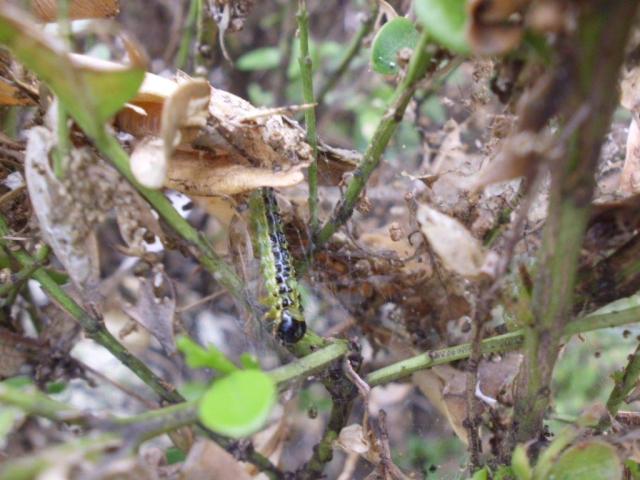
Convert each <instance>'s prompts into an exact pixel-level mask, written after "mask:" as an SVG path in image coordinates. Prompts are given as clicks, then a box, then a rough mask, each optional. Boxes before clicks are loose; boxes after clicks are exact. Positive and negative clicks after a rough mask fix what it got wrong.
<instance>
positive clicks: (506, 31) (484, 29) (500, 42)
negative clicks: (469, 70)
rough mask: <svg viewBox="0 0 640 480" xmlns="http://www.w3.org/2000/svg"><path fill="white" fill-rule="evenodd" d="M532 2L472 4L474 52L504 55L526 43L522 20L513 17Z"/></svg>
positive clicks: (508, 0) (477, 0) (478, 1)
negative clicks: (523, 42)
mask: <svg viewBox="0 0 640 480" xmlns="http://www.w3.org/2000/svg"><path fill="white" fill-rule="evenodd" d="M529 3H530V0H471V1H470V2H469V4H468V7H467V8H468V10H469V14H470V17H471V23H470V24H469V30H468V32H467V33H468V37H469V43H470V45H471V49H472V50H473V51H474V52H475V53H476V54H478V55H503V54H505V53H507V52H509V51H510V50H513V49H514V48H516V47H517V46H518V45H520V42H521V40H522V35H523V31H524V30H523V27H522V19H519V20H514V19H513V15H514V14H515V13H518V12H521V11H522V10H523V9H524V7H526V5H527V4H529Z"/></svg>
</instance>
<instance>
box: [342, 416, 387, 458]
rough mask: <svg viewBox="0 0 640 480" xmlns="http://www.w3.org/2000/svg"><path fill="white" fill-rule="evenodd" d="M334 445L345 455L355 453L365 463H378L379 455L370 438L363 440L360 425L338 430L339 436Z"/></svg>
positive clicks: (356, 424)
mask: <svg viewBox="0 0 640 480" xmlns="http://www.w3.org/2000/svg"><path fill="white" fill-rule="evenodd" d="M335 445H336V446H337V447H339V448H340V449H342V450H343V451H345V452H347V453H357V454H358V455H360V456H361V457H363V458H364V459H366V460H367V461H369V462H371V463H373V464H374V465H377V464H378V463H380V454H379V452H378V451H377V449H376V448H375V447H372V441H371V439H370V438H365V435H364V431H363V429H362V425H360V424H358V423H354V424H351V425H347V426H346V427H344V428H343V429H342V430H340V435H338V439H337V440H336V441H335Z"/></svg>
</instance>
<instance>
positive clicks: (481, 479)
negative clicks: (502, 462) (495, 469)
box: [470, 467, 489, 480]
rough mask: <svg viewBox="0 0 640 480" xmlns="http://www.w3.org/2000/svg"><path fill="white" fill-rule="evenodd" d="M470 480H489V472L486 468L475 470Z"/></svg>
mask: <svg viewBox="0 0 640 480" xmlns="http://www.w3.org/2000/svg"><path fill="white" fill-rule="evenodd" d="M470 480H489V470H487V467H484V468H482V469H480V470H476V471H475V472H474V473H473V476H472V477H471V479H470Z"/></svg>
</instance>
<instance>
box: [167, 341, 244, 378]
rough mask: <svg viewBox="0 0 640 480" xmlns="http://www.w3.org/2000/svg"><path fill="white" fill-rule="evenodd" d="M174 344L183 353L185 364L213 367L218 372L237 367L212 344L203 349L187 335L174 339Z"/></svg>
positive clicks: (193, 366) (197, 366)
mask: <svg viewBox="0 0 640 480" xmlns="http://www.w3.org/2000/svg"><path fill="white" fill-rule="evenodd" d="M176 346H177V347H178V350H180V351H181V352H182V353H183V354H184V356H185V359H186V361H187V365H189V366H190V367H191V368H213V369H214V370H217V371H219V372H220V373H231V372H234V371H236V370H237V369H238V367H236V366H235V365H234V364H233V362H232V361H231V360H229V359H228V358H227V357H226V356H225V354H224V353H222V352H221V351H220V350H218V349H217V348H216V347H214V346H213V345H209V348H208V349H207V350H205V349H204V348H202V347H201V346H200V345H198V344H197V343H196V342H194V341H193V340H191V339H190V338H189V337H185V336H182V337H179V338H178V339H177V340H176Z"/></svg>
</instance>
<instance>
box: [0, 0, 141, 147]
mask: <svg viewBox="0 0 640 480" xmlns="http://www.w3.org/2000/svg"><path fill="white" fill-rule="evenodd" d="M35 25H36V24H35V22H34V21H33V20H31V19H30V18H28V17H26V16H24V14H22V12H20V11H19V10H16V9H15V8H13V7H11V6H9V5H7V4H6V3H5V4H2V6H1V7H0V43H2V44H4V45H6V46H7V47H9V48H10V49H11V51H12V52H13V53H14V55H15V56H16V58H17V59H18V60H20V61H21V62H22V63H23V64H24V65H25V66H26V67H28V68H30V69H31V70H33V71H34V72H35V73H36V75H38V77H40V78H41V79H42V80H43V81H44V82H46V83H47V84H48V85H49V86H50V87H51V89H52V90H53V92H54V93H55V94H56V95H57V96H58V98H59V99H60V101H61V102H62V104H63V105H64V106H65V107H66V109H67V111H68V112H69V113H70V114H71V115H72V116H73V118H74V119H75V120H76V122H78V124H79V125H80V127H81V128H82V129H83V130H84V131H85V132H86V133H87V134H88V135H90V136H95V134H96V133H97V132H98V131H99V130H100V129H101V128H102V125H103V123H104V122H105V121H106V120H107V119H109V118H110V117H111V116H113V115H114V114H115V113H116V112H117V111H118V110H120V108H122V106H123V105H124V103H125V102H126V101H127V100H129V99H131V98H132V97H133V96H134V95H135V94H136V92H137V91H138V89H139V88H140V85H141V84H142V80H143V79H144V75H145V72H144V69H142V68H139V67H125V66H123V67H122V68H118V69H106V68H104V69H103V68H96V67H93V66H82V67H79V66H75V65H73V63H72V62H71V59H70V57H69V55H68V53H67V52H66V51H65V50H63V49H61V48H58V47H56V46H54V45H56V42H55V41H54V40H53V39H50V38H48V37H46V36H44V35H43V34H42V32H41V31H40V30H38V29H37V28H35Z"/></svg>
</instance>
